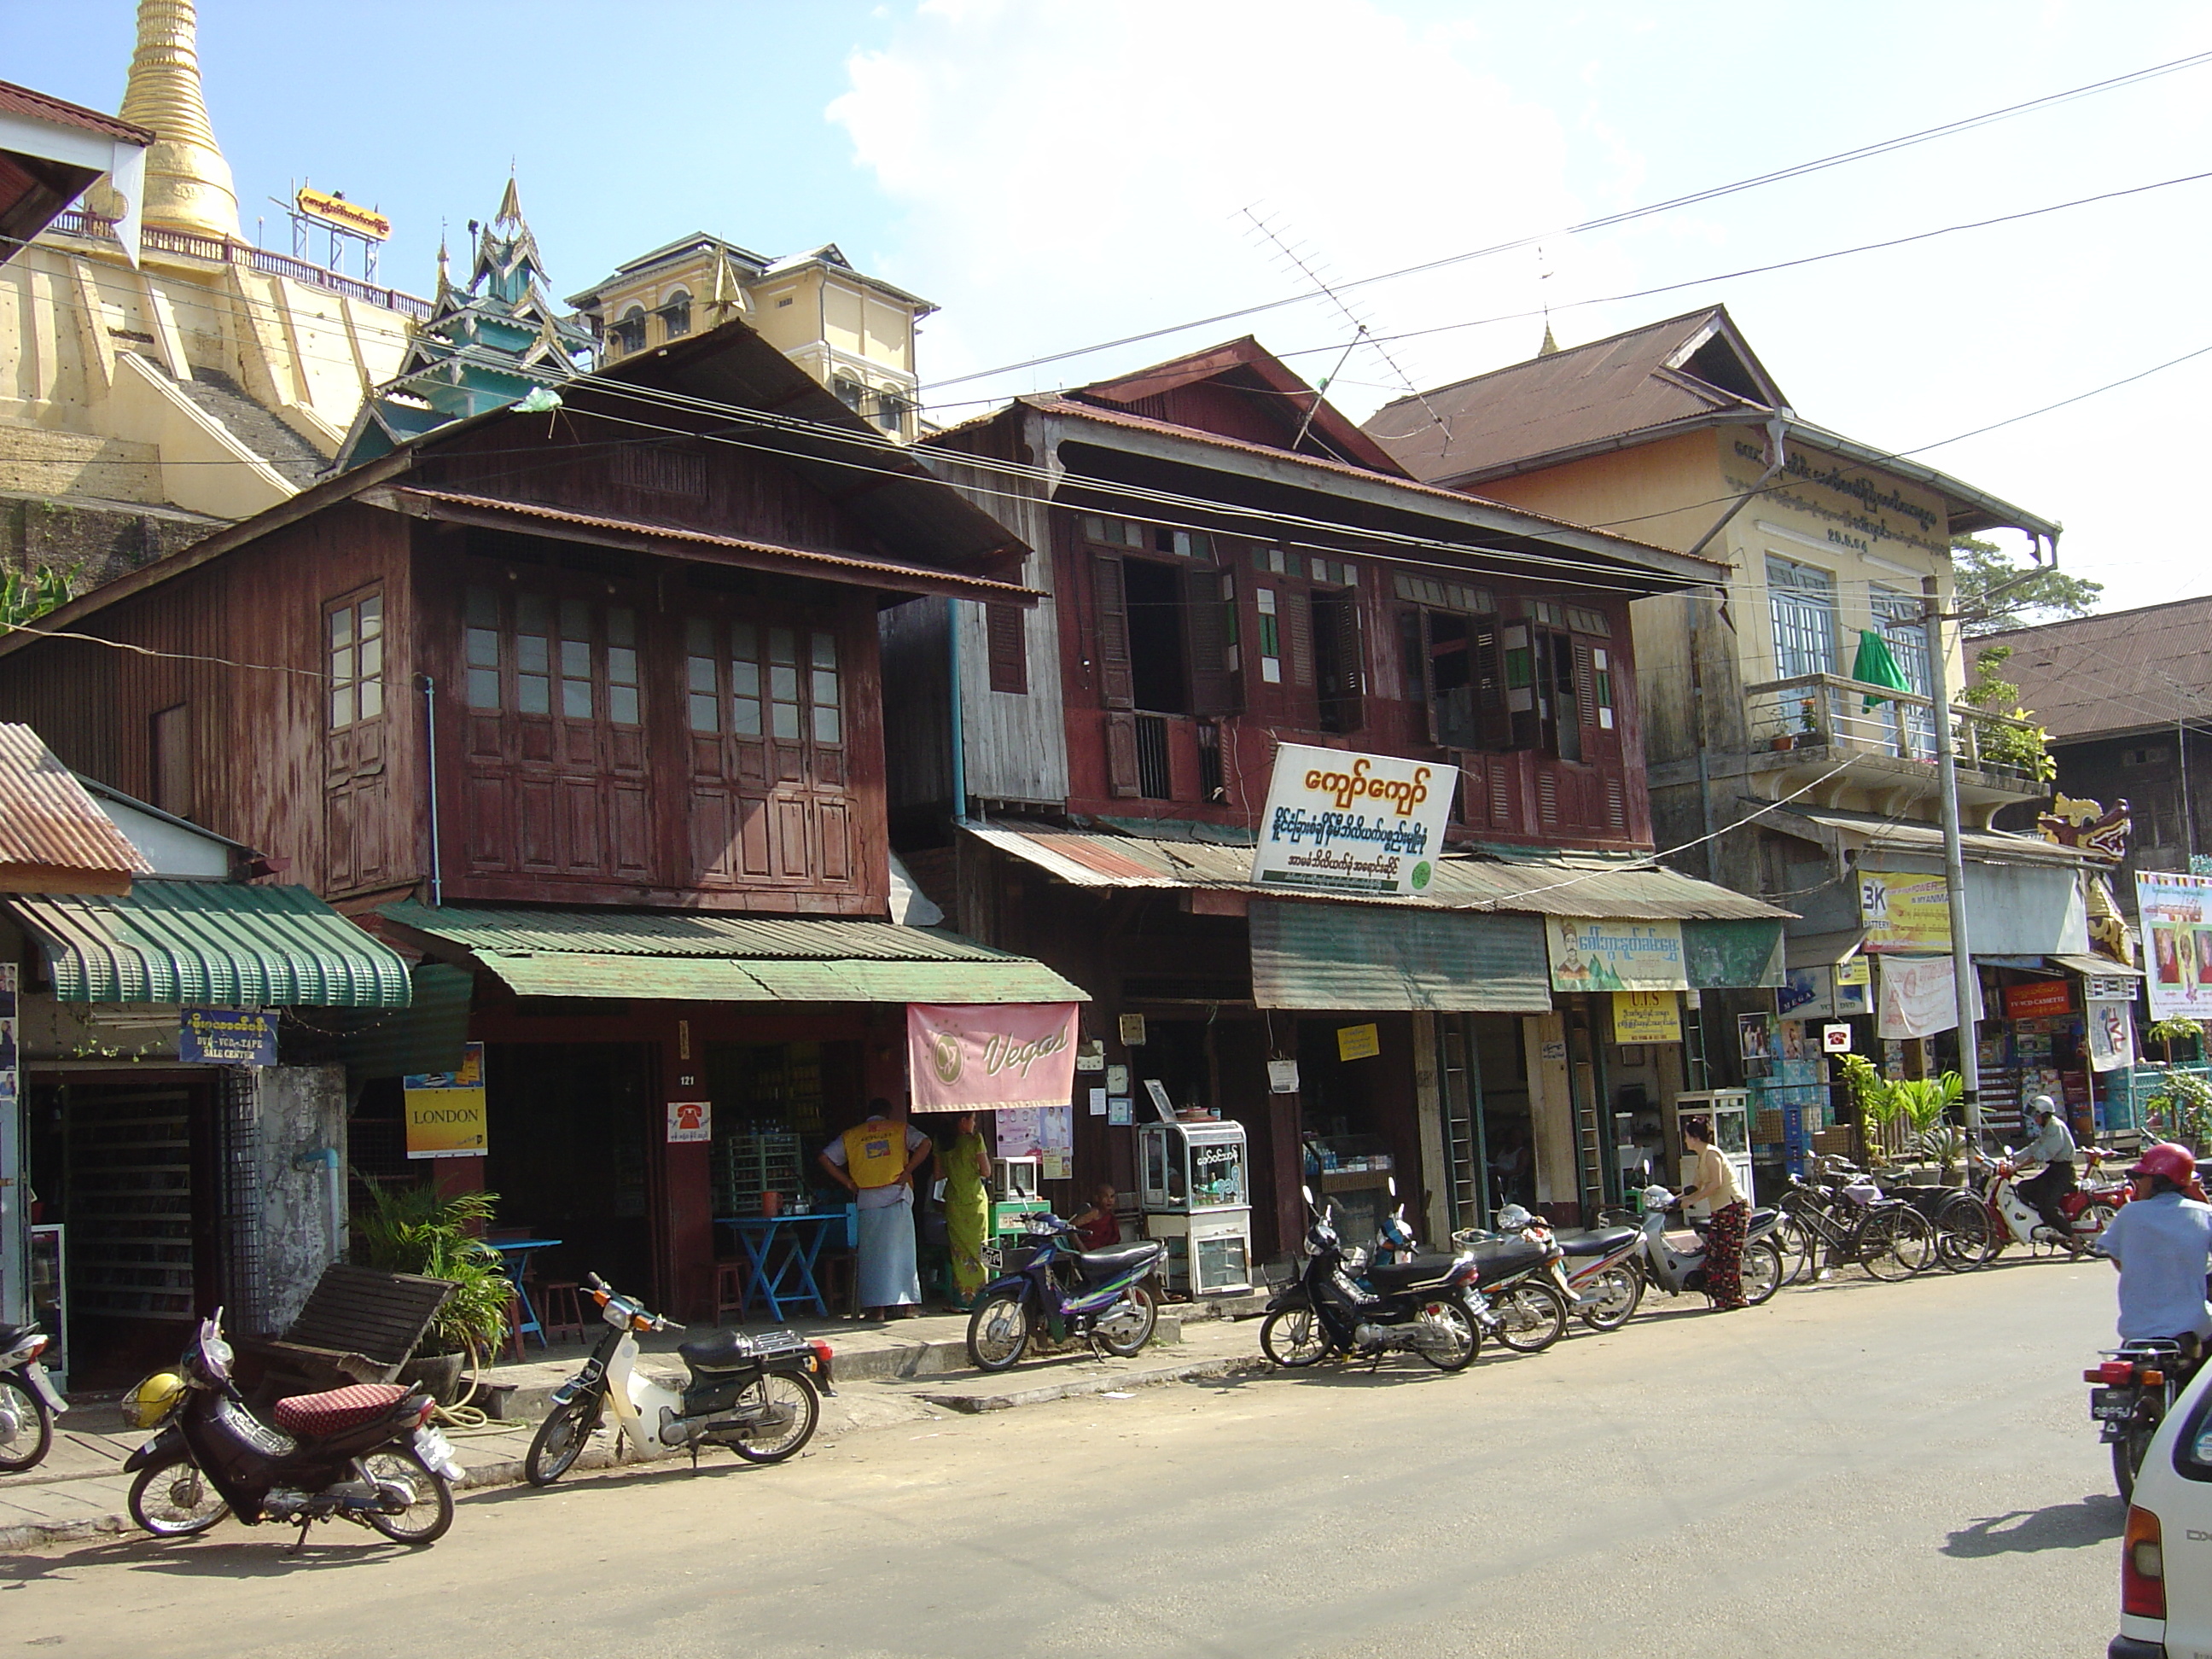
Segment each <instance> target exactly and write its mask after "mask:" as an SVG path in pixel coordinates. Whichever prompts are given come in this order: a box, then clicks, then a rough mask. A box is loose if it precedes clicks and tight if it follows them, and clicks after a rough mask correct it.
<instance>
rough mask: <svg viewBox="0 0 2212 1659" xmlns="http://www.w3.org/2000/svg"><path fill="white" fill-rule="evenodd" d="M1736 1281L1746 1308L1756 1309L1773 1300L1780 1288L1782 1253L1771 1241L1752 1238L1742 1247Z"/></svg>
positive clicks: (1769, 1239)
mask: <svg viewBox="0 0 2212 1659" xmlns="http://www.w3.org/2000/svg"><path fill="white" fill-rule="evenodd" d="M1737 1281H1738V1284H1739V1285H1740V1286H1741V1289H1742V1291H1743V1301H1744V1305H1745V1306H1746V1307H1748V1308H1756V1307H1757V1306H1759V1304H1760V1303H1762V1302H1771V1301H1772V1300H1774V1293H1775V1292H1776V1291H1778V1290H1780V1289H1781V1288H1782V1252H1781V1251H1779V1250H1778V1249H1775V1248H1774V1241H1773V1240H1772V1239H1771V1238H1754V1239H1753V1240H1752V1241H1751V1243H1748V1244H1747V1245H1745V1246H1744V1247H1743V1262H1742V1265H1741V1267H1740V1268H1739V1269H1738V1273H1737Z"/></svg>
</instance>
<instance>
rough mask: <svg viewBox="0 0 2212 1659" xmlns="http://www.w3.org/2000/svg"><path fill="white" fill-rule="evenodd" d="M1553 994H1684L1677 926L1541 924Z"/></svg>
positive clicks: (1582, 921) (1552, 920)
mask: <svg viewBox="0 0 2212 1659" xmlns="http://www.w3.org/2000/svg"><path fill="white" fill-rule="evenodd" d="M1544 939H1545V943H1546V945H1547V947H1548V948H1549V950H1550V952H1551V957H1552V988H1553V990H1554V991H1686V990H1688V989H1689V988H1690V981H1688V979H1687V978H1686V977H1685V976H1684V974H1683V969H1682V924H1681V923H1680V922H1679V921H1593V920H1590V919H1589V918H1586V917H1580V916H1550V917H1547V918H1546V920H1545V922H1544Z"/></svg>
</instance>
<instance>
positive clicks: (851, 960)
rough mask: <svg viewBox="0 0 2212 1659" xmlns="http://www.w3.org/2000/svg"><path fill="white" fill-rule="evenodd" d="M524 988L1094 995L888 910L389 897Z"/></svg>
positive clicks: (721, 998) (894, 996) (928, 996)
mask: <svg viewBox="0 0 2212 1659" xmlns="http://www.w3.org/2000/svg"><path fill="white" fill-rule="evenodd" d="M380 915H383V916H384V917H385V919H386V921H392V922H393V923H396V924H397V925H398V926H399V927H404V928H407V929H410V930H412V931H413V932H415V933H421V934H422V935H424V936H426V938H427V939H429V940H431V941H434V942H442V943H443V944H444V945H447V946H449V947H453V948H454V949H457V950H459V951H465V952H466V953H467V956H468V958H469V960H470V962H471V965H473V966H476V967H478V968H481V969H483V970H484V971H485V972H487V973H489V974H491V975H495V977H497V978H498V979H499V980H500V981H501V982H502V983H504V984H505V985H506V986H507V987H508V988H509V989H510V990H512V991H513V993H514V994H516V995H517V996H526V997H637V998H643V999H647V1000H655V1001H669V1002H900V1003H904V1002H951V1003H960V1002H966V1003H989V1002H1087V1001H1089V1000H1090V997H1089V994H1087V993H1085V991H1083V990H1082V989H1080V988H1079V987H1077V986H1075V985H1073V984H1071V983H1069V981H1066V980H1065V979H1062V978H1061V977H1060V975H1058V974H1056V973H1054V972H1053V970H1052V969H1049V968H1048V967H1046V966H1045V965H1044V964H1043V963H1041V962H1037V961H1036V960H1034V959H1032V958H1031V957H1022V956H1016V955H1014V954H1012V952H1010V951H994V950H993V949H991V948H990V947H989V946H988V945H978V944H977V943H975V940H973V939H963V938H962V937H961V936H960V935H959V934H957V933H946V932H944V931H942V930H940V929H937V928H928V927H900V926H898V925H897V924H896V923H894V922H888V921H829V920H817V919H815V918H811V917H807V918H785V917H768V916H724V915H710V914H702V913H701V912H697V911H681V912H674V911H653V912H624V911H608V910H591V911H579V910H507V909H496V910H477V909H450V908H431V907H429V906H427V905H421V904H413V903H402V904H388V905H386V906H385V907H384V908H383V909H382V910H381V911H380Z"/></svg>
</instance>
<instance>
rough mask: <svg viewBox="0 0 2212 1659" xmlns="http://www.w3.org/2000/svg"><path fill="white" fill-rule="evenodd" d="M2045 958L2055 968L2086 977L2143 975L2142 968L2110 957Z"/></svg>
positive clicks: (2139, 977) (2130, 976)
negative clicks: (2132, 966)
mask: <svg viewBox="0 0 2212 1659" xmlns="http://www.w3.org/2000/svg"><path fill="white" fill-rule="evenodd" d="M2044 960H2045V961H2046V962H2048V963H2051V966H2052V967H2054V968H2063V969H2065V970H2066V971H2067V972H2068V973H2069V974H2080V975H2081V976H2082V977H2083V978H2085V979H2087V978H2096V979H2141V978H2142V976H2143V970H2142V969H2140V968H2130V967H2129V966H2128V964H2127V963H2124V962H2115V961H2113V960H2112V957H2079V956H2064V957H2045V958H2044Z"/></svg>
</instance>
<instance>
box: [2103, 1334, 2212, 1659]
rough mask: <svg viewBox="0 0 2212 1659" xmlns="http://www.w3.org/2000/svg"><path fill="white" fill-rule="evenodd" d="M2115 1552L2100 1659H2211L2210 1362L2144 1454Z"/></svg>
mask: <svg viewBox="0 0 2212 1659" xmlns="http://www.w3.org/2000/svg"><path fill="white" fill-rule="evenodd" d="M2121 1548H2122V1552H2123V1553H2122V1557H2121V1564H2120V1633H2119V1634H2118V1636H2115V1637H2114V1638H2112V1644H2111V1645H2110V1646H2109V1647H2107V1648H2106V1650H2105V1651H2106V1659H2212V1364H2206V1365H2204V1366H2203V1368H2202V1369H2201V1370H2198V1371H2197V1375H2196V1376H2193V1377H2191V1379H2190V1382H2189V1385H2188V1386H2187V1387H2186V1388H2185V1389H2182V1391H2181V1397H2180V1398H2179V1399H2178V1400H2176V1401H2174V1402H2173V1409H2172V1411H2170V1412H2168V1413H2166V1420H2165V1421H2164V1422H2163V1423H2161V1424H2160V1425H2159V1429H2158V1433H2157V1435H2156V1437H2154V1439H2153V1440H2152V1441H2151V1443H2150V1445H2149V1448H2148V1449H2147V1450H2146V1451H2145V1452H2144V1453H2143V1460H2142V1468H2139V1469H2137V1470H2136V1489H2135V1498H2134V1502H2133V1504H2131V1505H2130V1508H2129V1510H2128V1524H2127V1533H2126V1536H2125V1538H2124V1541H2123V1542H2122V1545H2121Z"/></svg>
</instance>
